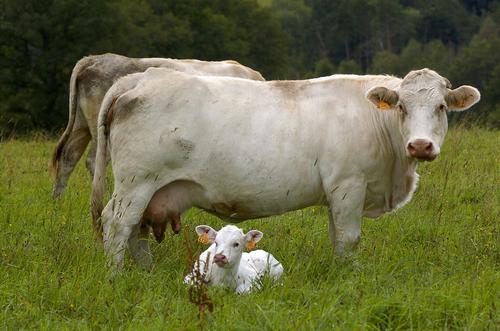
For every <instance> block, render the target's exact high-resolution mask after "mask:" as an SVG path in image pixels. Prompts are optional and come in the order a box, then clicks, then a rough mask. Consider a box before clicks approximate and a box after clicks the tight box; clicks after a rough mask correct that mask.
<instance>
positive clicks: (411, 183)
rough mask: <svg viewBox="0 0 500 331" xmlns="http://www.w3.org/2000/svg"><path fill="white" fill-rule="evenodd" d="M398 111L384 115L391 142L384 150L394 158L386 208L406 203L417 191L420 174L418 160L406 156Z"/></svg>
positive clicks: (385, 129) (389, 208) (386, 133)
mask: <svg viewBox="0 0 500 331" xmlns="http://www.w3.org/2000/svg"><path fill="white" fill-rule="evenodd" d="M398 116H399V115H398V113H397V112H396V111H389V112H387V113H386V114H384V115H383V119H382V121H383V122H384V131H385V132H384V134H385V135H386V139H387V140H388V141H390V144H388V145H386V146H388V148H387V149H386V150H385V151H384V153H386V154H387V155H388V156H389V157H390V159H392V169H391V170H392V171H391V188H390V192H388V196H387V203H386V208H387V209H388V210H394V209H396V208H398V207H401V206H403V205H404V204H406V203H407V202H408V201H409V200H410V199H411V197H412V195H413V192H414V191H415V188H416V185H417V182H418V174H417V172H416V170H417V162H416V161H415V159H413V158H409V157H407V156H406V146H405V142H404V139H403V136H402V135H401V128H400V121H399V118H398Z"/></svg>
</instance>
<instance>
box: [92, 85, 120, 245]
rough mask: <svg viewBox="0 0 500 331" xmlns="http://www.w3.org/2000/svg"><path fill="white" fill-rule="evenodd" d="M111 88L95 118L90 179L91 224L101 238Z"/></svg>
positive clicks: (112, 97)
mask: <svg viewBox="0 0 500 331" xmlns="http://www.w3.org/2000/svg"><path fill="white" fill-rule="evenodd" d="M112 90H113V88H111V90H110V91H109V92H111V93H106V96H105V97H104V100H103V101H102V104H101V109H100V111H99V117H98V120H97V153H96V159H95V171H94V178H93V181H92V195H91V200H90V206H91V211H92V224H93V227H94V230H95V232H96V235H97V238H98V239H100V240H102V222H101V213H102V210H103V197H104V192H105V190H106V164H107V149H108V128H109V125H110V124H111V123H108V122H110V121H111V116H112V115H111V114H112V112H113V110H112V107H113V105H114V103H115V101H116V99H117V96H114V93H112V92H113V91H112ZM108 119H109V120H108Z"/></svg>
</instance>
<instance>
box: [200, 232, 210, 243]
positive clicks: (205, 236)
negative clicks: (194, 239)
mask: <svg viewBox="0 0 500 331" xmlns="http://www.w3.org/2000/svg"><path fill="white" fill-rule="evenodd" d="M198 242H200V243H202V244H205V245H206V244H208V233H207V232H205V233H203V234H202V235H199V236H198Z"/></svg>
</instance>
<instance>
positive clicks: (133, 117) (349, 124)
mask: <svg viewBox="0 0 500 331" xmlns="http://www.w3.org/2000/svg"><path fill="white" fill-rule="evenodd" d="M463 88H465V91H466V92H467V93H456V91H457V90H459V89H460V88H459V89H456V90H453V91H451V90H449V89H448V88H447V82H446V79H445V78H443V77H441V76H439V75H438V74H437V73H435V72H434V71H432V70H428V69H423V70H419V71H412V72H410V73H409V74H408V75H407V76H406V77H405V78H404V79H400V78H397V77H390V76H356V75H333V76H330V77H324V78H318V79H311V80H304V81H270V82H257V81H249V80H243V79H237V78H227V77H200V76H190V75H186V74H183V73H179V72H173V71H169V70H165V69H156V68H153V69H149V70H147V71H146V72H145V73H143V74H135V75H130V76H128V77H125V78H124V79H121V80H120V81H119V82H118V83H117V84H115V85H114V86H113V87H112V88H111V89H110V90H109V91H108V93H107V95H106V97H105V100H104V102H103V105H102V108H101V112H100V115H99V146H98V148H99V152H98V160H99V158H101V160H103V158H104V155H105V151H106V148H107V146H108V145H107V141H108V139H109V147H110V150H111V159H112V164H113V173H114V179H115V181H114V183H115V190H114V194H113V197H112V198H111V200H110V201H109V202H108V204H107V206H106V208H105V209H104V211H103V212H102V223H103V228H104V231H103V233H104V240H105V249H106V251H107V252H108V254H109V255H110V256H111V257H113V259H114V262H115V264H116V265H117V266H118V267H120V266H121V265H122V263H123V249H124V248H125V247H126V243H127V240H129V238H130V234H131V232H132V230H133V229H134V228H135V227H136V226H137V224H138V223H139V220H140V217H141V215H142V212H143V210H144V208H146V205H147V204H148V202H149V200H150V199H151V197H152V196H153V194H154V193H155V192H156V191H157V190H159V189H160V188H162V187H165V186H167V187H168V186H169V185H173V184H172V183H177V182H179V181H182V182H183V183H187V182H189V183H190V187H191V188H192V187H196V188H197V189H196V190H192V189H191V188H190V187H186V189H185V190H190V192H191V193H190V194H188V195H186V194H184V193H183V188H182V187H180V186H178V194H179V195H181V196H187V197H188V198H189V199H188V200H189V201H183V205H182V210H176V212H179V213H182V212H183V211H185V210H186V209H187V208H189V207H190V206H196V207H198V208H201V209H204V210H206V211H208V212H210V213H213V214H215V215H218V216H219V217H221V218H223V219H230V220H232V221H233V222H235V221H242V220H245V219H251V218H260V217H265V216H270V215H279V214H282V213H284V212H287V211H291V210H297V209H300V208H304V207H307V206H312V205H326V206H328V207H329V210H330V214H329V216H330V237H331V240H332V243H333V244H334V246H335V251H336V253H337V254H339V255H345V254H348V253H349V252H350V251H352V249H353V248H354V247H355V246H356V244H357V243H358V241H359V238H360V233H361V229H360V226H361V217H362V216H367V217H378V216H380V215H382V214H383V213H385V212H389V211H392V210H395V209H396V208H397V207H399V206H402V205H404V204H405V203H406V202H408V201H409V200H410V199H411V196H412V194H413V191H414V190H415V187H416V183H417V180H418V175H417V173H416V168H417V159H415V158H412V157H409V156H408V154H407V146H408V144H409V141H410V140H411V139H415V138H419V135H423V136H424V138H425V139H432V142H433V144H434V145H435V146H434V148H435V150H434V152H435V153H437V152H438V151H439V150H438V148H439V147H440V146H441V144H442V142H443V140H444V135H445V133H446V129H447V120H446V115H445V114H444V111H442V110H440V106H441V105H442V103H443V102H444V101H445V100H453V103H454V104H455V106H454V107H455V109H458V110H462V109H465V108H468V107H470V106H471V105H472V104H474V103H475V102H477V101H478V100H479V92H477V90H476V89H474V88H473V87H462V89H463ZM462 95H466V98H465V99H464V97H462ZM450 96H453V98H451V97H450ZM379 99H380V100H384V101H385V100H387V102H386V103H388V106H389V108H390V109H387V110H382V109H377V107H376V106H374V103H375V104H376V105H377V104H379V105H380V103H378V101H379ZM370 101H371V102H370ZM462 101H463V102H462ZM399 105H401V106H402V107H404V110H401V108H400V107H399ZM447 106H448V108H449V109H450V110H451V109H452V108H453V107H451V106H450V105H447ZM110 108H111V111H112V112H113V121H112V123H110V124H109V123H107V122H106V119H107V117H108V112H109V111H110V110H109V109H110ZM437 111H441V112H442V113H436V112H437ZM107 129H109V131H110V134H109V137H108V136H107V134H106V130H107ZM104 170H105V167H104V164H103V163H102V164H101V165H100V166H99V165H98V166H97V167H96V175H95V176H94V185H93V197H92V204H93V215H100V211H101V208H99V207H100V204H101V201H102V196H103V192H104V178H105V177H104V176H105V171H104ZM173 193H175V192H173ZM174 195H175V194H174ZM179 208H180V207H179ZM129 247H130V249H131V250H134V249H135V248H134V247H131V246H129Z"/></svg>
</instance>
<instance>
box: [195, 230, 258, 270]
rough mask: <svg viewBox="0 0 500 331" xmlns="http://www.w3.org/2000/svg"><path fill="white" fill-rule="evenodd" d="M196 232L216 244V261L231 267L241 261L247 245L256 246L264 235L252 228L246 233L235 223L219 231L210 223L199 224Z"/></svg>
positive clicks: (219, 264) (224, 266) (223, 265)
mask: <svg viewBox="0 0 500 331" xmlns="http://www.w3.org/2000/svg"><path fill="white" fill-rule="evenodd" d="M196 233H197V234H198V236H200V237H201V236H206V237H207V238H208V243H211V244H214V245H215V255H214V257H213V261H214V263H215V264H217V265H218V266H219V267H223V268H229V269H230V268H232V267H234V266H235V265H236V264H238V263H239V261H240V258H241V254H242V253H243V249H244V248H245V247H248V246H254V245H255V243H257V242H258V241H259V240H261V239H262V236H263V233H262V232H260V231H258V230H250V231H248V232H247V233H246V234H244V233H243V231H242V230H241V229H240V228H238V227H236V226H234V225H226V226H225V227H223V228H222V229H220V230H219V231H218V232H217V231H215V230H214V229H212V228H211V227H210V226H208V225H198V226H197V227H196Z"/></svg>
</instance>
